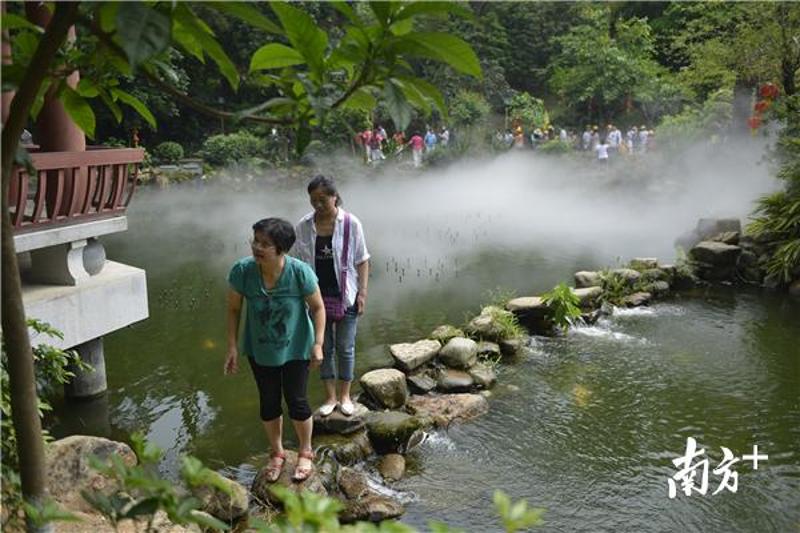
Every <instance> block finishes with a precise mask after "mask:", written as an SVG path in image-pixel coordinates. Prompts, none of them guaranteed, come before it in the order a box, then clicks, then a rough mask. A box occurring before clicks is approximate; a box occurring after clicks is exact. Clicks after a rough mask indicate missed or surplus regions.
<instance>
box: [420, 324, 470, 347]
mask: <svg viewBox="0 0 800 533" xmlns="http://www.w3.org/2000/svg"><path fill="white" fill-rule="evenodd" d="M463 336H464V332H463V331H461V330H460V329H458V328H457V327H455V326H451V325H449V324H445V325H443V326H439V327H438V328H436V329H435V330H433V331H432V332H431V334H430V335H428V338H429V339H433V340H435V341H439V342H440V343H441V344H442V345H445V344H447V341H449V340H450V339H452V338H453V337H463Z"/></svg>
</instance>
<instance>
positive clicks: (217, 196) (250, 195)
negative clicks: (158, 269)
mask: <svg viewBox="0 0 800 533" xmlns="http://www.w3.org/2000/svg"><path fill="white" fill-rule="evenodd" d="M764 148H765V145H764V141H763V140H761V139H750V138H742V139H739V140H735V141H730V142H728V143H726V144H725V145H723V146H716V147H714V146H698V147H695V148H692V149H689V150H686V151H684V152H683V153H681V154H680V155H679V156H675V157H670V156H668V155H667V154H666V153H665V152H657V153H655V154H645V155H644V156H639V157H636V158H633V159H625V158H621V157H617V158H616V159H615V160H612V161H611V165H610V166H608V167H605V168H604V167H601V166H600V165H599V164H598V163H597V162H596V161H594V160H593V159H591V158H586V159H585V160H577V161H576V160H574V159H571V158H557V157H543V156H541V155H537V154H535V153H532V152H530V151H527V150H525V151H520V152H514V151H512V152H509V153H507V154H504V155H501V156H498V157H495V158H492V159H464V160H462V161H460V162H458V163H456V164H454V165H451V166H449V167H447V168H444V169H441V170H439V169H435V168H433V169H429V170H427V171H425V172H422V173H416V172H408V171H400V170H397V169H391V168H388V167H386V168H384V169H378V170H375V169H366V168H364V167H362V166H360V165H359V164H358V163H357V162H356V161H352V162H351V166H350V167H349V168H348V169H346V170H341V166H340V165H338V164H337V165H336V167H337V168H338V169H339V170H337V171H334V172H333V173H332V175H333V177H334V178H335V179H336V181H337V183H338V185H339V189H340V193H341V195H342V197H343V199H344V204H343V207H344V208H345V209H347V210H350V211H351V212H353V213H355V214H356V215H357V216H358V217H359V218H360V219H361V220H362V222H363V223H364V229H365V233H366V237H367V242H368V245H369V248H370V252H371V253H372V255H373V258H375V259H376V261H374V262H373V269H380V268H381V267H385V268H384V270H386V269H388V271H389V273H391V274H394V273H397V274H398V278H401V277H404V278H413V277H414V276H415V275H416V274H417V271H419V273H420V275H419V276H418V277H424V276H423V274H424V273H426V272H425V271H426V270H427V271H428V273H431V272H435V271H436V270H437V269H438V270H440V271H441V274H442V275H443V276H444V275H446V274H447V272H450V273H455V272H456V271H457V270H458V258H462V257H464V256H468V255H473V254H475V252H476V251H478V250H485V251H488V252H509V253H513V252H514V251H517V250H525V249H532V248H536V249H539V250H546V254H555V255H559V254H564V253H567V254H575V253H576V251H579V252H580V253H582V254H587V255H591V256H596V257H598V258H599V260H600V261H606V262H614V260H615V259H616V258H619V259H620V260H621V261H625V260H627V259H628V258H630V257H633V256H643V255H651V256H657V257H659V258H660V259H661V260H662V261H670V260H672V259H673V258H674V255H675V249H674V240H675V238H676V237H678V236H679V235H680V234H681V233H683V232H685V231H687V230H689V229H691V228H693V227H694V226H695V224H696V222H697V220H698V219H699V218H701V217H739V218H741V219H742V220H743V222H746V219H747V217H748V215H749V214H750V213H751V212H752V210H753V206H754V201H755V200H756V199H757V198H758V197H759V196H760V195H762V194H764V193H767V192H771V191H773V190H775V189H776V188H777V186H778V183H777V180H776V179H774V178H773V177H771V175H770V170H769V167H768V165H766V164H765V163H763V162H762V159H763V155H764ZM318 166H319V168H320V171H321V172H322V173H326V174H331V172H329V171H326V170H325V169H326V168H330V167H333V164H331V165H330V166H329V165H327V164H326V162H325V161H321V162H318ZM311 173H312V171H309V174H311ZM231 178H232V179H233V180H235V181H236V180H238V181H239V186H240V187H241V188H243V189H244V190H243V191H238V192H237V191H233V190H231V188H230V187H229V185H230V179H231ZM240 180H241V176H238V175H237V174H235V173H230V174H229V178H228V180H223V181H226V182H227V183H222V184H221V185H219V186H217V185H209V186H205V187H202V188H198V187H196V186H193V185H191V184H190V185H188V186H186V187H181V188H173V189H171V190H169V191H163V192H161V191H148V193H151V194H145V195H146V196H148V198H147V199H144V198H142V196H145V195H142V194H139V195H138V196H139V197H138V198H137V200H138V201H136V200H135V201H134V202H133V205H132V211H133V212H134V214H135V213H136V210H137V209H138V208H140V207H142V208H144V209H146V210H147V211H148V212H151V211H152V210H153V209H155V210H156V211H157V212H158V215H157V216H158V223H159V226H160V227H161V228H163V232H164V233H170V232H172V231H173V230H177V231H180V234H181V235H182V238H184V239H187V240H188V241H189V242H192V240H193V236H192V235H193V234H192V232H194V235H195V236H196V237H198V242H202V241H203V240H205V241H209V242H216V243H219V244H221V245H222V246H224V247H225V248H226V253H225V254H223V255H224V256H225V260H226V261H229V260H231V259H234V258H236V257H239V256H243V255H248V253H249V249H248V248H247V246H246V239H247V237H248V236H249V235H250V226H251V225H252V223H253V222H255V221H256V220H258V219H260V218H263V217H266V216H280V217H283V218H287V219H288V220H290V221H291V222H293V223H295V222H296V221H297V220H298V219H299V218H300V217H301V216H302V215H303V214H305V213H307V212H309V211H310V209H311V208H310V206H309V204H308V201H307V195H306V191H305V186H306V183H307V180H303V179H294V181H290V180H283V181H276V180H275V179H269V178H267V179H262V178H256V179H254V180H253V181H251V182H248V183H244V182H241V181H240ZM134 224H135V222H132V223H131V225H132V226H133V225H134ZM132 229H133V230H134V231H133V233H138V234H139V235H141V236H144V237H146V238H149V237H152V235H146V234H145V233H149V232H145V233H140V232H137V231H135V228H132ZM232 243H235V244H232ZM230 246H233V248H234V250H230V249H229V247H230ZM179 257H180V256H179V255H178V256H177V257H176V258H177V259H179ZM395 266H397V267H398V268H397V271H396V272H395V271H394V270H395ZM588 266H590V265H587V267H588ZM431 269H433V270H431ZM429 277H430V276H429Z"/></svg>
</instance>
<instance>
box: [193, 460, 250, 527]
mask: <svg viewBox="0 0 800 533" xmlns="http://www.w3.org/2000/svg"><path fill="white" fill-rule="evenodd" d="M211 475H212V476H215V477H216V481H215V485H216V484H220V485H224V486H225V487H227V490H224V491H223V490H220V489H218V488H217V487H216V486H211V485H203V486H201V487H197V488H195V489H194V490H193V492H194V495H195V496H196V497H197V498H198V499H199V500H200V501H201V502H202V506H201V509H202V510H203V511H205V512H206V513H208V514H210V515H212V516H216V517H217V518H219V519H220V520H223V521H225V522H230V521H232V520H236V519H237V518H239V517H240V516H244V515H245V514H246V513H247V509H248V507H249V504H250V494H249V493H248V492H247V489H246V488H245V487H243V486H242V485H241V484H239V483H237V482H236V481H234V480H232V479H228V478H226V477H225V476H222V475H220V474H218V473H217V472H214V473H213V474H211Z"/></svg>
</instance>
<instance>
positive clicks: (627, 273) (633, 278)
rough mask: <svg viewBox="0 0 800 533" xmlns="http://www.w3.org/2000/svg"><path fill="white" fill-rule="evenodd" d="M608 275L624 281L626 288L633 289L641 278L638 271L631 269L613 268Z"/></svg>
mask: <svg viewBox="0 0 800 533" xmlns="http://www.w3.org/2000/svg"><path fill="white" fill-rule="evenodd" d="M609 273H610V274H611V275H613V276H617V277H618V278H620V279H622V280H623V281H625V284H626V285H627V286H628V287H633V286H634V284H636V282H637V281H639V278H640V277H641V276H642V274H641V273H640V272H639V271H638V270H634V269H632V268H614V269H612V270H611V271H610V272H609Z"/></svg>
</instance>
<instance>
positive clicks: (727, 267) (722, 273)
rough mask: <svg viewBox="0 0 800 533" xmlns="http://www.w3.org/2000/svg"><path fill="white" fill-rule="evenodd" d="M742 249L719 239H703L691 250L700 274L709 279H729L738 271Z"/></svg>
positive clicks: (690, 253) (690, 254) (691, 255)
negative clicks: (718, 240) (737, 264)
mask: <svg viewBox="0 0 800 533" xmlns="http://www.w3.org/2000/svg"><path fill="white" fill-rule="evenodd" d="M741 253H742V249H741V248H740V247H738V246H734V245H732V244H725V243H722V242H717V241H702V242H700V243H698V244H697V245H696V246H695V247H694V248H692V249H691V250H690V251H689V256H690V257H691V258H692V260H693V261H694V262H695V265H696V267H697V273H698V275H699V276H700V277H701V278H703V279H707V280H717V281H719V280H729V279H731V278H732V277H733V275H734V273H735V271H736V263H737V261H738V259H739V255H740V254H741Z"/></svg>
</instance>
